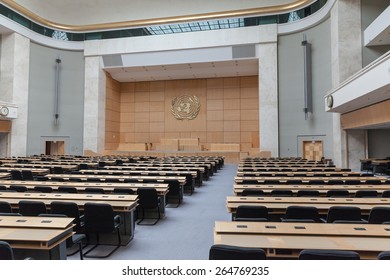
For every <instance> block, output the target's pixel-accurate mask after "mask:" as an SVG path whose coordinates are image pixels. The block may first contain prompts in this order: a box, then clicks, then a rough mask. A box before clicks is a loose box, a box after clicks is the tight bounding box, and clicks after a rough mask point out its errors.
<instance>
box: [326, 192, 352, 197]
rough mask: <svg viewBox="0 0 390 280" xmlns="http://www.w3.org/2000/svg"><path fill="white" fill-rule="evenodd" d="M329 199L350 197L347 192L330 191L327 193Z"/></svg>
mask: <svg viewBox="0 0 390 280" xmlns="http://www.w3.org/2000/svg"><path fill="white" fill-rule="evenodd" d="M326 196H327V197H349V191H347V190H329V191H327V192H326Z"/></svg>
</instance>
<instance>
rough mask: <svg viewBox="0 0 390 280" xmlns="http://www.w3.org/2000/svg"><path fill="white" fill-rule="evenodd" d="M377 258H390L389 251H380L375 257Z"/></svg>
mask: <svg viewBox="0 0 390 280" xmlns="http://www.w3.org/2000/svg"><path fill="white" fill-rule="evenodd" d="M377 259H378V260H390V251H384V252H380V253H379V254H378V257H377Z"/></svg>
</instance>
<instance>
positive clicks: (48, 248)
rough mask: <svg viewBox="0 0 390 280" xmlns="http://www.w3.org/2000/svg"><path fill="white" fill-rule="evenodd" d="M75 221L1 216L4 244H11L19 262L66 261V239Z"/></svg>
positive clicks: (1, 231) (0, 229) (1, 232)
mask: <svg viewBox="0 0 390 280" xmlns="http://www.w3.org/2000/svg"><path fill="white" fill-rule="evenodd" d="M72 222H73V218H54V217H50V218H48V217H21V216H0V240H4V241H6V242H8V243H9V244H10V245H11V247H12V249H13V251H14V256H15V259H23V258H26V257H31V258H33V259H66V239H67V238H69V237H71V236H72V235H73V223H72Z"/></svg>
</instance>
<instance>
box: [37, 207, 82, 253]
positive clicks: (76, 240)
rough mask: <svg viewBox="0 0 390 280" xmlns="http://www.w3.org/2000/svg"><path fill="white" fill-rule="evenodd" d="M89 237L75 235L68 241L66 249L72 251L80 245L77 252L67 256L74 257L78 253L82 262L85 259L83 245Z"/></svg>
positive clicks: (59, 216) (53, 215) (49, 215)
mask: <svg viewBox="0 0 390 280" xmlns="http://www.w3.org/2000/svg"><path fill="white" fill-rule="evenodd" d="M39 217H57V218H61V217H62V218H67V217H68V216H66V215H63V214H40V215H39ZM86 240H87V236H86V235H85V234H83V233H76V234H73V235H72V236H71V237H69V238H67V239H66V249H67V250H71V249H72V248H73V246H75V245H78V248H77V250H75V251H73V252H68V253H67V254H66V255H67V256H73V255H74V254H76V253H78V252H79V253H80V260H83V259H84V256H83V243H86Z"/></svg>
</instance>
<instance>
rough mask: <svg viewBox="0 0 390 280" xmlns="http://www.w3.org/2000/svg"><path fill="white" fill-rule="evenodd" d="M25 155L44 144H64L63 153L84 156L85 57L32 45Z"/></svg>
mask: <svg viewBox="0 0 390 280" xmlns="http://www.w3.org/2000/svg"><path fill="white" fill-rule="evenodd" d="M58 57H60V58H61V60H62V62H61V68H60V107H59V123H58V125H55V124H54V112H55V72H56V62H55V60H56V58H58ZM28 102H29V106H28V129H27V155H33V154H41V153H44V142H45V141H55V140H65V153H66V154H75V155H81V154H82V153H83V124H84V121H83V119H84V55H83V52H73V51H63V50H57V49H52V48H48V47H44V46H41V45H37V44H34V43H31V54H30V85H29V100H28Z"/></svg>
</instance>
